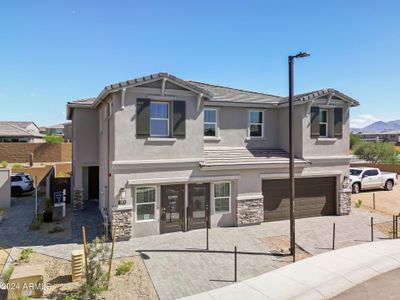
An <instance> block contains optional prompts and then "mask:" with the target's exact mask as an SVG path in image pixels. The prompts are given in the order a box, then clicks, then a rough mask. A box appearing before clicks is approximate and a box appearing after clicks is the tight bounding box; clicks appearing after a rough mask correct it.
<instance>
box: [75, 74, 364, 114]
mask: <svg viewBox="0 0 400 300" xmlns="http://www.w3.org/2000/svg"><path fill="white" fill-rule="evenodd" d="M162 79H165V80H168V81H170V82H173V83H174V84H176V85H178V86H180V87H183V88H185V89H188V90H190V91H193V92H194V93H197V94H198V95H199V96H202V97H205V98H207V101H209V102H215V103H222V102H225V103H243V104H272V105H281V104H287V102H288V97H281V96H275V95H270V94H265V93H260V92H254V91H248V90H242V89H236V88H231V87H225V86H219V85H213V84H208V83H203V82H198V81H191V80H183V79H180V78H178V77H176V76H173V75H171V74H168V73H165V72H160V73H155V74H151V75H148V76H141V77H137V78H134V79H130V80H126V81H122V82H118V83H113V84H110V85H108V86H106V87H105V88H104V89H103V90H102V91H101V92H100V94H99V95H98V96H97V97H96V98H87V99H79V100H75V101H71V102H68V104H67V110H68V111H67V118H70V113H71V111H70V108H74V107H80V108H95V107H97V105H98V104H99V103H100V102H101V101H102V100H103V99H104V98H105V97H106V96H107V95H109V94H110V93H112V92H115V91H119V90H122V89H124V88H129V87H135V86H140V85H143V84H146V83H151V82H155V81H158V80H162ZM327 95H335V96H337V97H338V98H340V99H342V100H343V101H346V102H348V103H350V105H351V106H358V105H359V102H358V101H357V100H354V99H353V98H351V97H349V96H347V95H345V94H343V93H341V92H339V91H337V90H335V89H331V88H328V89H321V90H317V91H313V92H309V93H304V94H299V95H295V96H294V101H298V102H306V101H311V100H314V99H317V98H320V97H324V96H327Z"/></svg>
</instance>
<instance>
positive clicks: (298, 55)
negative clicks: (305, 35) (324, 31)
mask: <svg viewBox="0 0 400 300" xmlns="http://www.w3.org/2000/svg"><path fill="white" fill-rule="evenodd" d="M307 56H310V54H309V53H307V52H299V53H298V54H297V55H296V56H295V57H296V58H301V57H307Z"/></svg>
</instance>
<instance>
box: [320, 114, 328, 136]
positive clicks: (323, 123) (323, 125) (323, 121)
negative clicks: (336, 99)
mask: <svg viewBox="0 0 400 300" xmlns="http://www.w3.org/2000/svg"><path fill="white" fill-rule="evenodd" d="M319 136H322V137H328V110H327V109H320V111H319Z"/></svg>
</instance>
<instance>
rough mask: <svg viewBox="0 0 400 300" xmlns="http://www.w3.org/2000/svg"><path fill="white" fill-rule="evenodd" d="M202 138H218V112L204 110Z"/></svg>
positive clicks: (208, 109) (209, 109)
mask: <svg viewBox="0 0 400 300" xmlns="http://www.w3.org/2000/svg"><path fill="white" fill-rule="evenodd" d="M204 136H218V111H217V110H216V109H215V108H213V109H211V108H207V109H204Z"/></svg>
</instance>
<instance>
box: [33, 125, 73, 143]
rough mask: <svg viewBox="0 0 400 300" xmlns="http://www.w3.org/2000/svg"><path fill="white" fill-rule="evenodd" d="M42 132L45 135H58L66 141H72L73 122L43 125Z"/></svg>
mask: <svg viewBox="0 0 400 300" xmlns="http://www.w3.org/2000/svg"><path fill="white" fill-rule="evenodd" d="M40 132H41V133H43V134H45V135H57V136H61V137H63V138H64V141H66V142H70V141H71V139H72V124H71V122H66V123H60V124H55V125H51V126H43V127H41V128H40Z"/></svg>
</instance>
